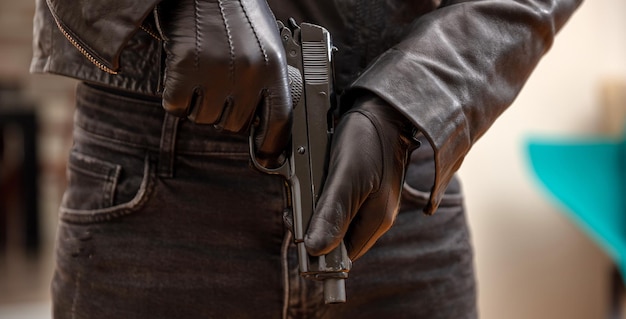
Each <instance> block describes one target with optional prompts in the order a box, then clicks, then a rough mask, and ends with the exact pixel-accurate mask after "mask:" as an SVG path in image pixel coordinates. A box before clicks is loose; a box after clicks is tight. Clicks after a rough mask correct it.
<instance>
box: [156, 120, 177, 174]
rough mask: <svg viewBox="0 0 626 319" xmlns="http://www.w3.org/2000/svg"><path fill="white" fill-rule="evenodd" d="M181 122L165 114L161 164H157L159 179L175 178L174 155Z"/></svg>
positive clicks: (160, 153)
mask: <svg viewBox="0 0 626 319" xmlns="http://www.w3.org/2000/svg"><path fill="white" fill-rule="evenodd" d="M179 120H180V118H178V117H176V116H173V115H171V114H169V113H165V118H164V119H163V128H162V129H161V145H160V146H159V162H158V163H157V174H158V176H159V177H164V178H171V177H174V155H175V154H174V153H175V147H176V132H177V131H178V122H179Z"/></svg>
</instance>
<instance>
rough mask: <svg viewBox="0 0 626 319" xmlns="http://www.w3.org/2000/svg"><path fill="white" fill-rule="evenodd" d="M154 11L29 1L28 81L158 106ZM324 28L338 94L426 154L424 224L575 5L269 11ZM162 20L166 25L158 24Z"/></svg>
mask: <svg viewBox="0 0 626 319" xmlns="http://www.w3.org/2000/svg"><path fill="white" fill-rule="evenodd" d="M160 1H161V0H144V1H134V0H108V1H102V0H84V1H81V6H78V5H76V4H75V3H73V2H71V1H63V0H47V1H45V0H37V11H36V16H35V20H34V29H35V31H34V36H35V38H34V58H33V62H32V66H31V71H32V72H35V73H38V72H48V73H55V74H61V75H64V76H70V77H74V78H77V79H80V80H84V81H88V82H95V83H99V84H103V85H109V86H113V87H116V88H119V89H122V90H127V91H132V92H135V93H140V94H146V95H157V96H158V95H159V92H160V80H161V78H162V76H161V75H162V63H161V62H162V60H163V59H162V58H163V57H162V55H163V54H164V53H163V51H162V46H161V43H160V40H159V33H158V32H157V31H156V30H157V28H156V25H155V19H154V16H153V15H154V14H155V13H154V10H153V9H154V8H155V6H156V5H157V4H158V2H160ZM268 2H269V4H270V7H271V8H272V10H273V11H274V13H275V15H276V17H277V18H278V19H280V20H283V21H285V20H286V19H287V18H289V17H294V18H295V19H296V20H297V21H299V22H312V23H316V24H320V25H323V26H325V27H326V28H328V29H329V30H330V32H331V34H332V36H333V40H334V41H333V42H334V44H335V46H337V47H338V48H339V52H338V53H337V55H336V58H335V64H336V73H337V74H336V76H337V79H336V85H337V88H338V90H340V91H341V90H347V89H351V88H364V89H367V90H370V91H372V92H374V93H376V94H378V95H379V96H380V97H382V98H383V99H384V100H386V101H387V102H389V103H390V104H391V105H393V106H394V107H396V108H397V109H398V110H400V111H401V112H402V113H403V114H405V115H406V116H407V117H408V118H409V119H410V120H411V121H412V122H413V124H415V125H416V126H417V127H418V128H419V129H420V130H421V132H423V134H424V135H425V136H426V138H427V139H428V140H429V141H430V142H431V145H432V147H433V149H434V151H435V167H436V169H435V172H436V174H435V181H434V185H433V187H432V195H431V199H430V204H429V206H428V207H427V209H426V210H427V212H433V211H434V209H435V208H436V206H437V204H438V203H439V201H440V199H441V196H442V195H443V191H444V190H445V188H446V186H447V185H448V183H449V182H450V180H451V178H452V176H453V175H454V172H456V170H457V169H458V168H459V166H460V165H461V162H462V161H463V158H464V157H465V155H466V154H467V152H468V151H469V149H470V148H471V146H472V145H473V144H474V143H475V142H476V141H477V139H478V138H479V137H480V136H481V135H482V134H484V133H485V131H486V130H487V129H488V128H489V126H490V125H491V124H492V123H493V122H494V121H495V120H496V118H497V117H498V116H499V115H500V114H501V113H502V112H503V111H504V110H505V109H506V108H507V107H508V106H509V105H510V104H511V103H512V102H513V100H514V99H515V97H516V96H517V94H518V93H519V91H520V90H521V88H522V86H523V85H524V83H525V81H526V79H527V78H528V76H529V75H530V73H531V71H532V70H533V69H534V67H535V66H536V65H537V63H538V62H539V60H540V58H541V57H542V56H543V54H544V53H546V51H547V50H548V49H549V48H550V46H551V44H552V42H553V39H554V36H555V34H556V33H557V32H558V31H559V30H560V29H561V27H562V26H563V25H564V24H565V22H566V21H567V20H568V18H569V17H570V16H571V15H572V13H573V12H574V11H575V10H576V8H577V7H578V6H579V5H580V4H581V2H582V0H482V1H479V0H449V1H446V0H443V1H439V0H269V1H268ZM159 14H167V13H162V12H161V13H159Z"/></svg>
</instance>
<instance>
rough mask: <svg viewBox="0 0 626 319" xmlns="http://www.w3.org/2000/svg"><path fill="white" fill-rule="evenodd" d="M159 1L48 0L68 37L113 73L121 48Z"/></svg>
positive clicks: (116, 67)
mask: <svg viewBox="0 0 626 319" xmlns="http://www.w3.org/2000/svg"><path fill="white" fill-rule="evenodd" d="M160 1H161V0H142V1H136V0H109V1H102V0H81V1H78V2H77V1H73V0H46V2H47V4H48V7H49V8H50V11H51V13H52V15H53V16H54V19H55V20H56V22H57V25H58V27H59V29H61V31H62V32H63V33H64V34H65V36H66V37H71V38H72V40H70V41H76V42H78V45H79V46H80V47H81V48H82V49H84V50H86V51H87V52H88V53H89V54H90V55H92V56H93V57H94V58H96V59H97V60H98V62H99V63H102V64H104V65H105V66H106V67H108V68H110V69H112V70H117V69H118V67H119V56H120V53H121V51H122V49H123V48H124V46H125V45H126V43H127V42H128V40H129V39H130V38H131V37H132V36H133V34H134V33H135V32H136V31H137V30H138V29H139V27H140V26H141V24H142V22H143V20H144V19H145V18H146V17H147V16H148V14H150V12H152V9H153V8H154V7H155V6H156V5H157V3H159V2H160ZM75 45H76V44H75ZM92 62H93V61H92Z"/></svg>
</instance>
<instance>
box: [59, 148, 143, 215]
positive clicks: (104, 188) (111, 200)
mask: <svg viewBox="0 0 626 319" xmlns="http://www.w3.org/2000/svg"><path fill="white" fill-rule="evenodd" d="M129 175H132V174H131V173H129V172H128V171H127V170H126V169H125V166H124V165H123V164H118V163H113V162H110V161H107V160H103V159H101V158H97V157H94V156H90V155H86V154H83V153H81V152H79V151H76V150H72V152H71V153H70V157H69V161H68V166H67V181H68V185H67V188H66V190H65V193H64V194H63V199H62V201H61V208H60V214H61V216H60V217H61V220H63V221H65V222H71V223H93V222H104V221H109V220H112V219H114V218H117V217H120V216H123V215H128V214H130V213H132V212H134V211H136V210H138V209H139V207H140V206H141V205H142V204H143V203H144V202H145V200H146V199H147V196H148V193H149V190H150V188H151V184H152V176H151V175H152V174H151V169H150V161H149V160H148V158H147V157H146V159H145V160H144V163H143V176H129ZM126 180H131V181H132V180H137V183H136V184H138V186H134V187H132V186H129V184H130V183H127V182H125V181H126ZM139 180H140V182H139ZM131 185H132V184H131Z"/></svg>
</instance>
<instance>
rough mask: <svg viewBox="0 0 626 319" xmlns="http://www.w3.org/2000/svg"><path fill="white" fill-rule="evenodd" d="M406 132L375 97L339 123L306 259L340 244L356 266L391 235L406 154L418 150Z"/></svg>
mask: <svg viewBox="0 0 626 319" xmlns="http://www.w3.org/2000/svg"><path fill="white" fill-rule="evenodd" d="M410 127H412V126H411V125H410V124H409V122H408V120H407V119H405V118H404V117H403V116H402V115H401V114H400V113H399V112H398V111H396V110H395V109H394V108H393V107H391V106H390V105H388V104H387V103H386V102H384V101H383V100H381V99H380V98H378V97H375V96H367V97H364V98H361V99H360V100H357V101H356V103H355V106H354V107H353V108H352V109H351V110H350V111H348V112H347V113H346V114H345V115H344V116H343V117H342V119H341V121H340V123H339V124H338V125H337V127H336V129H335V134H334V136H333V141H332V146H331V150H330V160H329V167H328V175H327V178H326V182H325V185H324V189H323V190H322V194H321V195H320V199H319V201H318V203H317V208H316V211H315V213H314V214H313V217H312V218H311V222H310V224H309V229H308V230H307V233H306V235H305V239H304V243H305V246H306V248H307V251H308V252H309V254H311V255H314V256H317V255H322V254H326V253H328V252H330V251H331V250H332V249H333V248H335V247H336V246H337V245H338V244H339V243H340V241H341V239H342V238H343V239H344V240H345V244H346V248H347V250H348V256H349V257H350V259H352V260H356V259H357V258H359V257H360V256H362V255H363V254H364V253H365V252H366V251H367V250H368V249H370V248H371V247H372V245H374V243H375V242H376V240H378V238H379V237H380V236H382V235H383V234H384V233H385V232H386V231H387V230H389V228H390V227H391V225H392V224H393V222H394V220H395V218H396V215H397V213H398V209H399V202H400V192H401V190H402V184H403V183H404V175H405V171H406V166H407V163H408V159H409V156H410V153H411V152H412V151H413V150H414V149H415V148H417V146H419V144H418V142H417V141H416V140H414V139H413V138H412V137H413V134H412V133H413V132H412V130H410V129H409V128H410ZM407 131H408V133H407ZM344 236H345V237H344Z"/></svg>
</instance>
